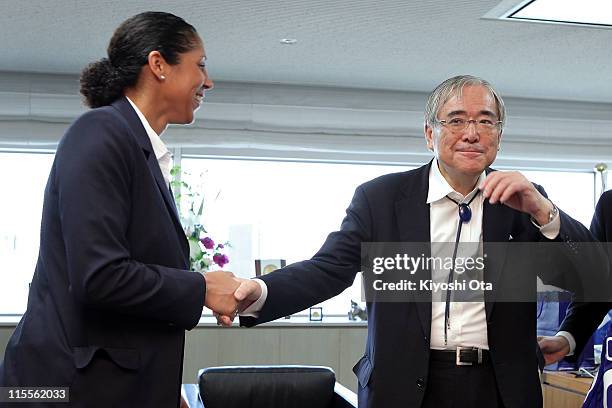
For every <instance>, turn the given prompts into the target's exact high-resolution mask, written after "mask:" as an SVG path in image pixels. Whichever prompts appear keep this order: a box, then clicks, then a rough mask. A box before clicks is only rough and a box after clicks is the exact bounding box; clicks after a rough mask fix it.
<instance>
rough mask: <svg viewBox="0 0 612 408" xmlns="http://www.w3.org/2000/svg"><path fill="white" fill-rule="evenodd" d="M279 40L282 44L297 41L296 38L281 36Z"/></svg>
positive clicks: (291, 43) (290, 43)
mask: <svg viewBox="0 0 612 408" xmlns="http://www.w3.org/2000/svg"><path fill="white" fill-rule="evenodd" d="M280 42H281V44H284V45H293V44H295V43H297V40H296V39H295V38H283V39H282V40H280Z"/></svg>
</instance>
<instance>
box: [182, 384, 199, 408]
mask: <svg viewBox="0 0 612 408" xmlns="http://www.w3.org/2000/svg"><path fill="white" fill-rule="evenodd" d="M181 396H182V397H183V398H185V401H187V404H189V408H203V407H204V405H203V404H202V401H200V387H198V384H183V386H182V387H181Z"/></svg>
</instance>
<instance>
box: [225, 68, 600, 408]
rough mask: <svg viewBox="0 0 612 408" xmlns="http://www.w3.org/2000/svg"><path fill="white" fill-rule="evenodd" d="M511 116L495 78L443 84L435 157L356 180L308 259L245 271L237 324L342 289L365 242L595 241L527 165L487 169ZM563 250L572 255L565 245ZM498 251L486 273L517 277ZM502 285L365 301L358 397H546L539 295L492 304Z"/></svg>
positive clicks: (454, 401)
mask: <svg viewBox="0 0 612 408" xmlns="http://www.w3.org/2000/svg"><path fill="white" fill-rule="evenodd" d="M504 121H505V109H504V105H503V101H502V99H501V97H499V95H498V94H497V93H496V92H495V90H494V89H493V88H492V87H491V85H490V84H489V83H488V82H486V81H484V80H482V79H479V78H475V77H472V76H459V77H454V78H451V79H448V80H447V81H445V82H443V83H442V84H440V85H439V86H438V87H437V88H436V89H435V90H434V91H433V93H432V94H431V96H430V97H429V100H428V102H427V107H426V113H425V138H426V141H427V146H428V148H429V149H430V150H432V151H433V152H434V155H435V159H434V160H433V161H431V162H430V163H429V164H427V165H425V166H423V167H420V168H418V169H415V170H412V171H408V172H404V173H396V174H389V175H386V176H382V177H379V178H377V179H375V180H372V181H370V182H367V183H365V184H363V185H361V186H359V187H358V188H357V190H356V192H355V195H354V197H353V200H352V202H351V204H350V206H349V207H348V209H347V215H346V217H345V218H344V220H343V222H342V225H341V227H340V230H339V231H337V232H333V233H332V234H330V235H329V237H328V238H327V240H326V242H325V243H324V244H323V247H322V248H321V249H320V250H319V252H318V253H317V254H316V255H314V257H313V258H312V259H310V260H307V261H302V262H298V263H295V264H292V265H289V266H287V267H285V268H283V269H281V270H279V271H276V272H273V273H271V274H268V275H266V276H264V277H262V278H261V279H260V280H251V281H245V282H243V283H242V285H241V287H240V288H239V289H238V290H237V292H236V297H237V299H239V300H241V301H242V305H243V308H245V310H244V312H243V313H242V316H243V317H241V324H242V325H245V326H253V325H255V324H259V323H263V322H266V321H270V320H273V319H276V318H279V317H281V316H285V315H288V314H291V313H295V312H298V311H300V310H303V309H305V308H307V307H309V306H311V305H313V304H317V303H319V302H321V301H323V300H325V299H328V298H330V297H332V296H334V295H337V294H338V293H340V292H341V291H342V290H344V289H345V288H347V287H348V286H350V285H351V283H352V282H353V279H354V277H355V274H356V273H357V272H358V271H360V270H362V266H361V261H362V257H363V255H362V243H368V242H416V243H419V242H425V243H429V242H431V243H433V242H453V243H454V242H455V237H457V242H459V241H460V242H476V243H483V242H484V243H485V244H487V243H492V242H506V243H507V242H508V241H509V240H513V241H516V242H540V241H552V240H556V241H559V242H563V241H572V240H573V241H582V240H591V239H592V238H591V236H590V234H589V232H588V231H587V230H586V229H585V228H584V227H582V226H581V224H580V223H578V222H577V221H575V220H573V219H572V218H570V217H569V216H568V215H566V214H565V213H563V212H561V211H559V210H558V209H557V208H556V207H555V206H554V205H553V204H552V202H551V201H549V200H548V199H547V198H546V197H545V195H544V194H543V191H540V190H538V188H536V187H535V186H534V185H533V184H532V183H530V182H529V181H527V180H526V179H525V177H524V176H523V175H521V174H520V173H517V172H500V171H491V170H490V169H489V165H490V164H491V163H492V162H493V161H494V159H495V157H496V155H497V151H498V149H499V146H500V141H501V135H502V128H503V124H504ZM458 205H459V208H461V211H462V212H463V213H464V215H462V216H461V221H460V220H459V218H458V216H457V213H458V211H457V210H458ZM466 207H468V209H467V210H466ZM467 212H469V213H470V214H471V216H467V217H466V216H465V214H466V213H467ZM459 223H462V224H460V225H463V230H462V231H461V230H460V231H459V232H457V230H458V224H459ZM563 245H564V244H561V246H563ZM432 251H433V250H432ZM562 255H565V260H566V261H567V265H575V261H576V259H575V257H576V254H575V253H573V252H572V250H571V249H570V248H569V246H568V247H567V251H564V252H563V254H562ZM496 261H497V262H498V264H499V263H502V264H503V262H502V261H501V260H500V259H497V260H495V259H489V260H488V263H487V264H486V269H485V280H486V281H487V282H492V283H497V282H504V283H509V282H510V283H511V281H512V279H513V273H514V274H517V271H506V270H503V273H502V272H501V271H502V269H501V268H500V267H499V265H497V267H492V265H493V263H494V262H496ZM564 269H568V271H567V274H566V275H562V276H561V277H558V279H557V281H558V282H557V283H559V284H561V285H566V286H571V285H570V284H569V283H570V282H572V281H575V280H576V279H577V275H578V271H577V270H576V269H575V268H572V267H569V268H565V267H564ZM564 272H565V271H564ZM517 276H518V274H517ZM566 277H568V279H565V278H566ZM532 278H533V284H534V285H535V276H532ZM497 295H503V293H497ZM495 296H496V295H495V294H491V293H486V294H485V297H484V301H482V300H481V301H474V302H464V303H459V302H449V303H447V302H422V301H421V302H368V303H367V312H368V338H367V345H366V351H365V355H364V356H363V357H362V358H361V359H360V360H359V362H358V363H357V365H356V366H355V368H354V372H355V374H356V375H357V378H358V381H359V406H360V407H369V408H375V407H385V408H394V407H398V408H399V407H402V408H405V407H414V408H416V407H427V408H434V407H435V408H444V407H451V406H452V407H455V408H457V407H470V408H474V407H483V408H484V407H486V408H494V407H507V408H510V407H517V408H519V407H520V408H525V407H530V408H533V407H539V406H541V405H542V395H541V389H540V382H539V377H538V370H537V358H536V352H535V351H536V335H535V327H536V326H535V313H534V310H535V305H534V303H533V302H524V303H508V302H505V303H494V302H493V299H494V298H495ZM430 299H431V297H430ZM249 315H250V317H249ZM219 320H220V322H222V323H223V324H230V323H231V321H230V319H228V318H227V317H224V316H220V317H219Z"/></svg>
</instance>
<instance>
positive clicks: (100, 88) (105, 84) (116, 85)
mask: <svg viewBox="0 0 612 408" xmlns="http://www.w3.org/2000/svg"><path fill="white" fill-rule="evenodd" d="M122 82H123V81H122V79H121V75H120V73H119V72H118V70H117V69H116V68H115V67H113V64H111V62H110V60H109V59H108V58H102V59H101V60H99V61H96V62H92V63H91V64H89V65H87V66H86V67H85V69H83V72H82V73H81V89H80V92H81V94H82V95H83V97H84V99H85V104H86V105H87V106H89V107H91V108H98V107H100V106H106V105H110V104H111V103H112V102H114V101H115V100H117V99H118V98H119V97H121V95H123V88H124V84H123V83H122Z"/></svg>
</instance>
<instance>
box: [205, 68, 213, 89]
mask: <svg viewBox="0 0 612 408" xmlns="http://www.w3.org/2000/svg"><path fill="white" fill-rule="evenodd" d="M203 74H204V85H202V87H203V88H204V89H205V90H207V91H208V90H211V89H213V88H214V87H215V83H214V82H213V80H212V79H210V75H208V70H207V69H206V68H204V71H203Z"/></svg>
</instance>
